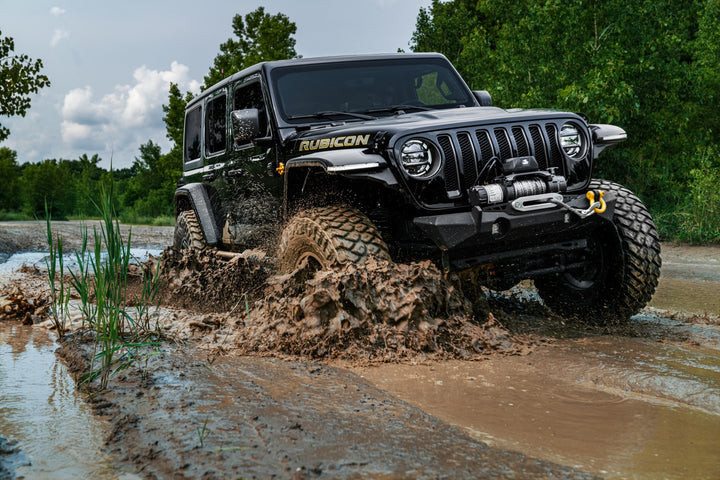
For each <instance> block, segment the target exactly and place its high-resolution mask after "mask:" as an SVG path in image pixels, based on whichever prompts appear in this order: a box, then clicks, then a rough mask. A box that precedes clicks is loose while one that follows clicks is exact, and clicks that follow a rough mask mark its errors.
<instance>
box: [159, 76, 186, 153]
mask: <svg viewBox="0 0 720 480" xmlns="http://www.w3.org/2000/svg"><path fill="white" fill-rule="evenodd" d="M192 98H193V95H192V93H190V92H187V93H185V97H184V98H183V96H182V93H180V88H179V87H178V86H177V84H176V83H170V92H169V93H168V104H167V105H163V106H162V108H163V112H165V116H164V117H163V122H165V127H166V128H167V138H168V140H170V141H172V142H173V148H182V140H183V126H184V124H185V105H187V104H188V102H189V101H190V100H192Z"/></svg>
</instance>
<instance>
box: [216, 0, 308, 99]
mask: <svg viewBox="0 0 720 480" xmlns="http://www.w3.org/2000/svg"><path fill="white" fill-rule="evenodd" d="M232 27H233V33H234V34H235V36H236V37H237V38H236V39H233V38H229V39H228V40H227V41H226V42H225V43H223V44H221V45H220V53H219V54H218V55H217V56H216V57H215V60H214V62H213V66H212V67H211V68H210V73H208V74H207V75H206V76H205V78H204V80H205V84H204V86H203V89H207V88H209V87H210V86H212V85H214V84H215V83H217V82H219V81H220V80H222V79H223V78H225V77H227V76H229V75H232V74H233V73H236V72H239V71H240V70H242V69H244V68H247V67H250V66H252V65H255V64H256V63H259V62H263V61H270V60H284V59H286V58H294V57H296V56H297V53H296V52H295V39H294V38H293V35H294V34H295V32H296V31H297V27H296V26H295V22H291V21H290V19H289V18H288V17H287V16H286V15H283V14H282V13H278V14H275V15H270V14H269V13H265V8H264V7H258V8H257V9H256V10H254V11H252V12H250V13H248V14H247V15H245V17H244V18H243V16H242V15H240V14H238V15H235V16H234V17H233V21H232Z"/></svg>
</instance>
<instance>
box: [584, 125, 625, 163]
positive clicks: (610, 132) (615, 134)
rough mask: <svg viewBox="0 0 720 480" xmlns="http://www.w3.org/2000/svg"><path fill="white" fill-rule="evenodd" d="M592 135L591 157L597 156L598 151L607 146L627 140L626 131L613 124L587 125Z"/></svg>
mask: <svg viewBox="0 0 720 480" xmlns="http://www.w3.org/2000/svg"><path fill="white" fill-rule="evenodd" d="M588 126H589V127H590V131H591V132H592V137H593V157H594V158H598V155H600V152H602V151H603V150H605V149H606V148H608V147H611V146H613V145H615V144H618V143H620V142H623V141H625V140H627V133H625V130H623V129H622V128H620V127H616V126H615V125H606V124H602V123H595V124H590V125H588Z"/></svg>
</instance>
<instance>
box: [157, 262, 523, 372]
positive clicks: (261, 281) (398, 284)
mask: <svg viewBox="0 0 720 480" xmlns="http://www.w3.org/2000/svg"><path fill="white" fill-rule="evenodd" d="M162 271H163V273H164V277H165V279H166V285H167V288H166V290H167V291H168V292H171V294H170V296H169V295H168V293H166V294H165V299H166V300H167V299H169V300H170V303H176V304H178V306H184V307H185V308H192V307H193V306H195V307H199V308H197V310H198V311H203V312H208V311H213V310H214V311H215V312H217V313H218V314H219V315H220V316H221V317H223V318H224V319H223V320H222V321H217V322H215V323H216V324H217V328H219V329H225V330H226V331H225V332H223V335H221V336H222V337H223V338H225V339H228V338H229V339H230V341H229V342H228V343H229V344H231V345H232V346H229V345H228V344H227V343H226V344H225V345H224V346H223V350H224V351H228V350H233V351H234V352H235V353H239V354H270V355H275V354H279V355H283V354H289V355H300V356H306V357H311V358H338V359H348V360H367V361H393V360H400V359H409V358H461V359H472V358H479V357H482V356H485V355H488V354H493V353H505V354H521V353H525V352H527V351H528V350H529V346H530V341H528V340H527V339H526V338H524V337H523V336H520V335H515V334H512V333H510V332H509V331H508V330H507V329H505V328H504V327H503V326H502V325H501V324H500V323H499V322H498V321H497V320H496V319H495V317H494V316H493V314H492V313H490V312H489V307H488V306H487V302H486V301H485V299H484V294H483V293H482V291H481V290H479V287H478V286H477V285H474V284H472V283H471V282H465V283H463V282H462V281H461V279H460V278H459V277H458V276H446V275H445V274H443V273H442V272H441V271H440V270H439V269H438V268H437V267H435V266H434V265H433V264H432V263H430V262H428V261H426V262H420V263H410V264H393V263H390V262H386V261H382V260H375V259H370V260H368V262H367V263H365V264H363V265H360V266H358V265H353V264H349V265H344V266H342V267H338V268H337V269H335V270H329V271H320V272H316V273H315V274H314V275H313V274H309V273H308V272H307V271H304V270H303V269H302V268H301V269H298V270H296V271H295V272H293V273H291V274H287V275H273V274H272V267H271V261H270V260H268V259H266V258H265V257H264V256H263V255H262V254H258V252H254V253H252V254H243V255H242V256H239V257H235V258H234V259H233V260H231V261H230V262H227V261H224V260H220V259H218V258H217V257H214V256H213V254H212V253H183V254H182V255H181V254H179V253H177V252H173V251H171V250H168V251H167V252H166V255H165V259H164V262H163V267H162ZM464 291H465V292H464ZM470 298H472V299H473V301H472V302H471V300H470ZM238 305H241V307H240V308H238ZM228 311H231V312H232V313H230V315H228V314H227V312H228ZM227 330H232V331H231V332H229V331H227ZM218 333H219V332H218ZM228 347H229V348H228Z"/></svg>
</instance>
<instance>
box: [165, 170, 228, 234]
mask: <svg viewBox="0 0 720 480" xmlns="http://www.w3.org/2000/svg"><path fill="white" fill-rule="evenodd" d="M183 199H184V200H186V201H187V202H188V203H189V205H190V207H191V208H192V209H193V210H194V211H195V214H196V215H197V218H198V221H199V222H200V226H201V227H202V229H203V233H204V234H205V241H206V242H207V244H208V245H209V246H212V247H216V246H217V245H218V243H219V242H220V238H221V232H220V228H218V225H217V223H216V222H215V215H214V212H213V207H212V202H211V201H210V195H208V192H207V188H206V186H205V185H204V184H202V183H189V184H187V185H183V186H182V187H180V188H178V189H177V190H175V216H176V217H177V216H178V214H179V213H180V211H181V209H180V205H181V204H182V203H183Z"/></svg>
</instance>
